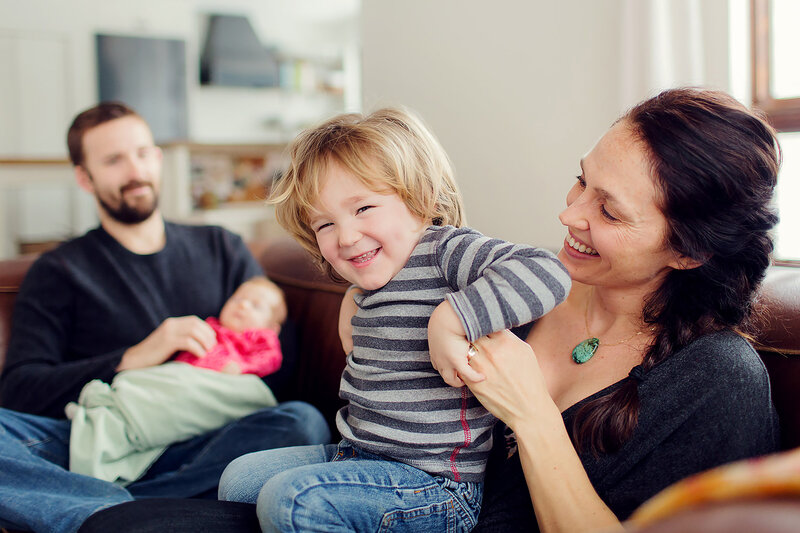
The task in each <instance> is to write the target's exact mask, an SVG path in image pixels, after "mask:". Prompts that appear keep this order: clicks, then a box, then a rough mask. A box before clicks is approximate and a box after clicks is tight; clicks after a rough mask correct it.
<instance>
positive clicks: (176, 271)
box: [0, 223, 263, 418]
mask: <svg viewBox="0 0 800 533" xmlns="http://www.w3.org/2000/svg"><path fill="white" fill-rule="evenodd" d="M260 275H263V272H262V270H261V268H260V266H259V265H258V263H257V262H256V261H255V259H253V257H252V255H251V254H250V252H249V251H248V249H247V247H246V246H245V245H244V243H243V242H242V240H241V238H240V237H238V236H237V235H235V234H233V233H231V232H229V231H226V230H224V229H222V228H219V227H211V226H184V225H178V224H172V223H166V244H165V246H164V248H163V249H162V250H161V251H159V252H157V253H154V254H149V255H138V254H135V253H133V252H131V251H129V250H128V249H126V248H125V247H123V246H122V245H121V244H119V243H118V242H117V241H116V240H115V239H114V238H113V237H111V236H110V235H109V234H108V233H106V231H105V230H103V229H102V228H97V229H95V230H92V231H90V232H89V233H87V234H86V235H83V236H82V237H78V238H77V239H74V240H72V241H69V242H67V243H65V244H63V245H61V246H59V247H58V248H56V249H55V250H53V251H50V252H47V253H45V254H43V255H42V256H41V257H40V258H39V259H38V260H37V261H36V262H35V263H34V264H33V265H32V266H31V269H30V271H29V272H28V274H27V276H26V277H25V280H24V281H23V283H22V287H21V288H20V293H19V296H18V297H17V301H16V304H15V307H14V315H13V321H12V327H11V338H10V342H9V346H8V352H7V356H6V362H5V367H4V370H3V374H2V377H0V394H1V395H2V405H3V407H7V408H10V409H15V410H18V411H23V412H28V413H33V414H37V415H44V416H50V417H55V418H63V417H64V412H63V409H64V406H65V405H66V404H67V402H70V401H75V400H77V398H78V394H79V392H80V390H81V388H82V387H83V386H84V385H85V384H86V383H88V382H89V381H91V380H93V379H100V380H103V381H106V382H111V380H112V379H113V377H114V375H115V374H116V367H117V365H118V364H119V362H120V359H121V357H122V354H123V353H124V352H125V350H127V349H128V348H129V347H131V346H133V345H135V344H137V343H139V342H140V341H142V340H143V339H144V338H145V337H147V336H148V335H150V333H152V332H153V331H154V330H155V329H156V328H157V327H158V326H159V325H160V324H161V323H162V322H163V321H164V320H165V319H167V318H169V317H180V316H187V315H197V316H198V317H200V318H201V319H205V318H206V317H209V316H216V315H217V314H219V311H220V309H221V308H222V305H223V304H224V303H225V301H226V300H227V299H228V297H229V296H230V295H231V294H233V292H234V290H235V289H236V288H237V287H238V286H239V285H240V284H241V283H242V282H243V281H246V280H247V279H249V278H251V277H254V276H260Z"/></svg>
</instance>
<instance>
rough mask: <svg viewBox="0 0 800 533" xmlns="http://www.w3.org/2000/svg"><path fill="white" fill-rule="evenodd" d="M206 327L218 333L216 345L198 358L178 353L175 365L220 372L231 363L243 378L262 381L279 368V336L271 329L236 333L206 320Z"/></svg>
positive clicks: (217, 321) (213, 321)
mask: <svg viewBox="0 0 800 533" xmlns="http://www.w3.org/2000/svg"><path fill="white" fill-rule="evenodd" d="M206 322H207V323H208V325H210V326H211V327H212V328H214V331H216V333H217V345H216V346H214V347H213V348H211V349H210V350H209V351H208V353H207V354H206V355H205V357H197V356H196V355H194V354H192V353H191V352H180V353H179V354H178V355H177V356H175V360H176V361H182V362H184V363H189V364H190V365H194V366H199V367H202V368H209V369H211V370H222V368H223V367H224V366H225V365H226V364H228V363H230V362H231V361H234V362H235V363H236V364H238V365H239V368H240V369H241V371H242V374H256V375H257V376H260V377H264V376H266V375H268V374H272V373H273V372H275V371H276V370H278V369H279V368H280V367H281V362H282V360H283V355H282V354H281V346H280V343H279V342H278V334H277V333H275V332H274V331H272V330H271V329H248V330H245V331H242V332H240V333H237V332H235V331H231V330H229V329H228V328H226V327H224V326H223V325H222V324H220V323H219V320H217V319H216V318H214V317H209V318H207V319H206Z"/></svg>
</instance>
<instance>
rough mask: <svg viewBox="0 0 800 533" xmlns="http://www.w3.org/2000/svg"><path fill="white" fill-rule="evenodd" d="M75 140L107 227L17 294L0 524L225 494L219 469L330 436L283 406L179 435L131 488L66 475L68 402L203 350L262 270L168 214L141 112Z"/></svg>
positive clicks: (87, 126)
mask: <svg viewBox="0 0 800 533" xmlns="http://www.w3.org/2000/svg"><path fill="white" fill-rule="evenodd" d="M67 144H68V147H69V153H70V158H71V160H72V163H73V165H74V167H75V176H76V179H77V181H78V184H79V185H80V186H81V188H83V189H84V190H86V191H88V192H89V193H91V194H93V195H94V197H95V199H96V202H97V211H98V216H99V219H100V226H99V227H98V228H96V229H94V230H91V231H89V232H88V233H87V234H85V235H83V236H82V237H78V238H76V239H74V240H72V241H70V242H68V243H65V244H63V245H62V246H60V247H59V248H57V249H55V250H53V251H51V252H48V253H45V254H43V255H42V256H41V257H40V258H39V259H38V260H37V261H36V262H35V263H34V264H33V265H32V267H31V269H30V271H29V273H28V275H27V276H26V278H25V281H24V282H23V284H22V287H21V289H20V293H19V296H18V299H17V302H16V305H15V308H14V316H13V322H12V330H11V337H10V341H9V346H8V353H7V358H6V364H5V368H4V371H3V374H2V376H1V377H0V393H1V394H2V405H3V406H4V408H0V527H8V528H13V529H32V530H34V531H57V532H61V531H75V530H76V529H77V528H78V527H79V526H80V524H81V523H82V522H83V521H84V520H85V519H86V518H87V517H88V516H89V515H91V514H92V513H93V512H95V511H97V510H99V509H102V508H105V507H108V506H110V505H114V504H116V503H120V502H125V501H129V500H132V499H134V498H143V497H162V496H163V497H182V498H184V497H201V498H215V497H216V487H217V481H218V479H219V475H220V473H221V472H222V470H223V469H224V467H225V466H226V465H227V463H228V462H230V461H231V460H232V459H234V458H236V457H238V456H239V455H242V454H244V453H248V452H251V451H256V450H261V449H266V448H273V447H278V446H294V445H303V444H318V443H324V442H327V441H328V440H329V438H330V435H329V431H328V428H327V425H326V424H325V422H324V420H323V418H322V416H321V415H320V414H319V412H318V411H316V410H315V409H314V408H313V407H311V406H310V405H307V404H303V403H300V402H287V403H284V404H280V405H278V406H277V407H274V408H269V409H264V410H261V411H258V412H256V413H254V414H252V415H250V416H248V417H245V418H243V419H241V420H239V421H236V422H233V423H231V424H229V425H228V426H225V427H223V428H222V429H219V430H217V431H213V432H211V433H208V434H205V435H201V436H199V437H195V438H193V439H190V440H188V441H184V442H180V443H177V444H173V445H172V446H170V447H169V448H168V449H167V450H166V451H165V452H164V454H163V455H162V456H161V457H160V458H159V459H158V460H157V461H156V462H155V463H154V464H153V465H152V466H151V467H150V468H149V470H148V471H147V472H146V473H145V475H144V476H143V477H142V478H140V479H139V480H137V481H135V482H134V483H132V484H130V485H127V486H126V487H125V488H122V487H121V486H118V485H115V484H112V483H107V482H104V481H100V480H97V479H94V478H90V477H86V476H81V475H78V474H73V473H71V472H69V470H68V462H69V434H70V424H69V421H68V420H66V419H64V412H63V410H64V406H65V405H66V404H67V403H68V402H70V401H76V400H77V398H78V395H79V393H80V390H81V388H82V387H83V386H84V385H85V384H86V383H88V382H89V381H91V380H93V379H100V380H103V381H106V382H111V380H112V379H113V378H114V376H115V375H116V374H117V372H120V371H122V370H126V369H134V368H144V367H150V366H154V365H158V364H161V363H163V362H164V361H166V360H168V359H169V358H170V357H171V356H172V355H173V354H174V353H175V352H177V351H181V350H187V351H189V352H192V353H194V354H196V355H199V356H202V355H203V354H205V352H206V351H207V350H208V349H210V348H211V347H212V346H213V345H214V344H215V342H216V337H215V333H214V331H213V329H212V328H211V327H210V326H209V325H208V324H207V323H205V322H204V321H203V319H204V318H206V317H208V316H212V315H214V316H216V315H217V314H218V313H219V311H220V309H221V307H222V305H223V303H224V302H225V300H226V299H227V298H228V297H229V296H230V295H231V294H232V293H233V292H234V290H235V289H236V288H237V287H238V285H239V284H241V283H242V282H244V281H246V280H248V279H250V278H252V277H254V276H263V273H262V271H261V269H260V267H259V266H258V263H257V262H256V261H255V260H254V259H253V257H252V256H251V255H250V253H249V252H248V250H247V248H246V246H245V245H244V244H243V242H242V240H241V239H240V238H239V237H238V236H236V235H234V234H232V233H230V232H228V231H226V230H223V229H222V228H218V227H198V226H183V225H178V224H173V223H169V222H165V221H164V219H163V218H162V216H161V214H160V212H159V209H158V195H159V187H160V181H161V151H160V150H159V148H158V147H156V146H155V145H154V143H153V137H152V134H151V132H150V129H149V127H148V126H147V124H146V123H145V121H144V120H143V119H142V118H141V117H140V116H139V115H137V114H136V113H135V112H134V111H133V110H131V109H129V108H127V107H125V106H124V105H122V104H118V103H102V104H100V105H98V106H96V107H93V108H91V109H88V110H86V111H84V112H83V113H81V114H79V115H78V116H77V117H76V118H75V120H74V121H73V123H72V125H71V126H70V129H69V132H68V135H67Z"/></svg>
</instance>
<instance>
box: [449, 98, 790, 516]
mask: <svg viewBox="0 0 800 533" xmlns="http://www.w3.org/2000/svg"><path fill="white" fill-rule="evenodd" d="M778 160H779V154H778V149H777V143H776V139H775V136H774V133H773V130H772V129H771V128H770V127H769V126H768V125H767V124H765V123H764V122H763V121H762V120H761V119H759V118H758V117H756V116H754V115H753V114H752V113H750V112H749V111H748V110H747V109H746V108H744V107H743V106H742V105H741V104H739V103H738V102H736V101H735V100H734V99H732V98H730V97H729V96H727V95H726V94H724V93H720V92H712V91H701V90H692V89H680V90H670V91H665V92H664V93H662V94H660V95H658V96H657V97H655V98H652V99H650V100H647V101H645V102H643V103H641V104H639V105H638V106H636V107H635V108H633V109H632V110H631V111H630V112H628V113H627V114H626V115H625V116H623V117H622V118H621V119H620V120H619V121H618V122H617V123H616V124H614V126H613V127H612V128H611V129H610V131H609V132H608V133H606V135H605V136H603V137H602V138H601V139H600V141H598V143H597V145H596V146H595V147H594V148H593V149H592V150H591V151H590V152H589V154H588V155H586V157H585V158H584V159H583V160H582V161H581V169H582V172H581V175H580V176H578V179H577V181H576V183H575V184H574V185H573V187H572V188H571V189H570V191H569V193H568V194H567V208H566V209H565V210H564V211H563V212H562V213H561V215H560V217H559V218H560V220H561V222H562V223H563V224H564V225H565V226H566V227H567V231H568V235H567V238H566V241H565V243H564V247H563V249H562V250H561V251H560V252H559V255H558V257H559V259H560V260H561V261H562V262H563V263H564V265H565V266H566V267H567V269H568V271H569V273H570V275H571V277H572V280H573V289H572V290H571V292H570V294H569V296H568V298H567V300H566V301H565V302H564V303H563V304H562V305H561V306H559V307H557V308H556V309H555V310H554V311H553V312H551V313H549V314H547V315H545V316H544V317H542V318H541V319H539V320H538V321H537V322H536V323H535V324H534V325H533V327H531V328H530V330H529V331H528V332H526V333H524V334H523V338H524V339H525V340H524V341H522V340H520V339H518V338H516V337H515V336H513V335H511V334H508V333H504V334H495V335H491V336H489V337H488V338H482V339H480V340H479V341H478V342H477V343H475V345H476V346H475V347H476V352H477V353H476V355H474V356H473V357H472V358H471V360H470V365H471V367H472V368H473V369H474V370H476V371H478V372H480V373H482V374H483V375H485V376H486V379H485V380H483V381H481V382H470V381H467V384H468V386H469V387H470V388H471V389H472V391H473V392H474V393H475V395H476V396H477V397H478V398H479V399H480V400H481V402H482V403H483V404H484V405H485V406H486V407H487V408H488V409H489V410H490V411H492V412H493V413H494V414H495V415H497V416H498V417H499V418H500V419H502V420H503V421H504V422H505V423H506V425H507V426H508V427H509V428H512V429H513V430H514V434H515V436H516V451H515V453H513V454H512V456H511V457H510V458H507V457H503V456H501V457H499V460H497V461H496V462H495V463H493V465H492V467H491V468H490V472H489V475H488V478H487V482H486V483H487V484H486V488H485V490H486V498H485V500H484V505H483V509H482V510H481V515H480V519H481V523H480V524H479V527H478V528H477V531H503V532H508V531H514V530H527V531H530V530H531V529H532V527H533V526H534V525H536V524H537V523H538V526H539V528H540V530H541V531H544V532H555V531H569V532H581V531H598V530H601V531H612V530H614V528H615V527H617V528H621V526H620V522H619V521H620V520H622V519H625V518H626V517H627V516H628V515H629V514H630V513H631V512H632V511H633V510H634V509H635V508H636V507H637V506H639V505H640V504H641V503H642V502H644V501H645V500H646V499H647V498H649V497H650V496H652V495H653V494H655V493H656V492H658V491H659V490H660V489H662V488H664V487H666V486H667V485H669V484H671V483H673V482H675V481H678V480H679V479H681V478H684V477H686V476H688V475H690V474H692V473H695V472H698V471H701V470H705V469H707V468H711V467H713V466H716V465H719V464H722V463H726V462H729V461H733V460H736V459H740V458H743V457H749V456H755V455H762V454H766V453H769V452H772V451H775V450H776V449H777V447H778V436H777V430H776V425H775V415H774V411H773V408H772V404H771V400H770V390H769V383H768V380H767V373H766V370H765V369H764V367H763V365H762V364H761V361H760V359H759V358H758V355H757V354H756V353H755V351H754V350H753V348H752V347H751V346H750V344H749V343H748V342H747V341H746V340H745V338H743V337H742V336H741V335H740V334H739V332H740V331H742V330H743V329H744V328H745V327H746V325H747V320H748V318H749V315H750V312H751V304H752V300H753V296H754V291H755V290H756V288H757V287H758V284H759V282H760V281H761V279H762V277H763V275H764V273H765V269H766V268H767V266H768V264H769V254H770V252H771V251H772V242H771V240H770V237H769V234H768V232H769V230H770V229H771V228H772V227H773V225H774V224H775V223H776V221H777V217H776V215H775V214H774V213H773V212H772V210H771V208H770V201H771V197H772V192H773V187H774V186H775V183H776V176H777V171H778V166H779V161H778ZM570 354H572V357H570ZM443 370H444V371H447V370H446V369H443Z"/></svg>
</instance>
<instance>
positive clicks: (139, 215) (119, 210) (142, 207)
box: [89, 175, 158, 225]
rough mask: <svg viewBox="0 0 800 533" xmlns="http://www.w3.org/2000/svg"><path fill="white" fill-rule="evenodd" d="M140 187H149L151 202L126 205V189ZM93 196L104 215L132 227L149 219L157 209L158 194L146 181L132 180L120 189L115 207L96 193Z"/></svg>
mask: <svg viewBox="0 0 800 533" xmlns="http://www.w3.org/2000/svg"><path fill="white" fill-rule="evenodd" d="M89 178H90V179H92V177H91V175H89ZM92 181H94V179H92ZM142 185H144V186H147V187H150V189H151V190H152V191H153V201H152V202H150V203H149V204H141V203H139V204H136V205H131V204H128V203H127V202H126V201H125V191H126V190H127V189H132V188H135V187H141V186H142ZM94 196H95V198H97V202H98V203H99V204H100V206H101V207H102V208H103V209H104V210H105V212H106V213H108V216H110V217H111V218H113V219H114V220H116V221H117V222H120V223H122V224H130V225H133V224H138V223H140V222H144V221H145V220H147V219H148V218H150V216H151V215H152V214H153V213H154V212H155V210H156V208H157V207H158V194H156V191H155V188H153V185H152V184H151V183H150V182H147V181H139V180H133V181H130V182H128V183H127V184H125V185H124V186H123V187H121V188H120V190H119V204H118V205H116V206H113V205H111V204H110V203H109V202H107V201H106V200H104V199H103V197H102V196H101V195H100V194H99V193H98V192H97V191H95V195H94Z"/></svg>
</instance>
